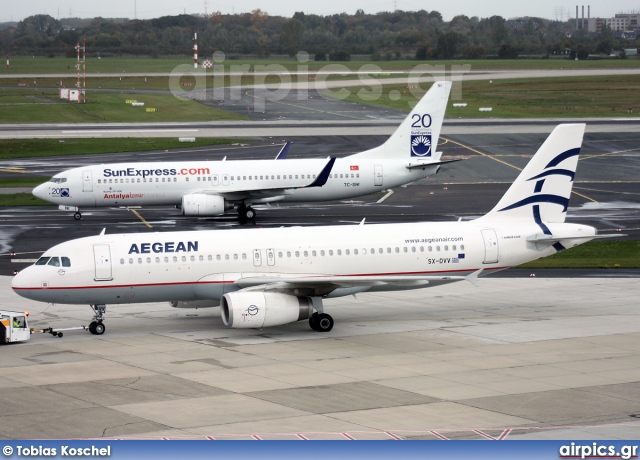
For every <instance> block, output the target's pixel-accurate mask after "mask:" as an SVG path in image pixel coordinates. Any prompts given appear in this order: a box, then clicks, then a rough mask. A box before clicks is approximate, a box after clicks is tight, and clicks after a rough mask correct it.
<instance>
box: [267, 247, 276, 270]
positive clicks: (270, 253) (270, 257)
mask: <svg viewBox="0 0 640 460" xmlns="http://www.w3.org/2000/svg"><path fill="white" fill-rule="evenodd" d="M275 264H276V251H274V250H273V249H267V265H268V266H270V267H273V266H274V265H275Z"/></svg>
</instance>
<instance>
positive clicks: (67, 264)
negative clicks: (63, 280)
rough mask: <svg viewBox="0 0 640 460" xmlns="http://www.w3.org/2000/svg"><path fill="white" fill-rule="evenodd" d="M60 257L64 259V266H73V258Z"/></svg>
mask: <svg viewBox="0 0 640 460" xmlns="http://www.w3.org/2000/svg"><path fill="white" fill-rule="evenodd" d="M60 259H62V266H63V267H71V260H69V258H68V257H60Z"/></svg>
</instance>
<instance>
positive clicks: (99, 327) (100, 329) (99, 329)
mask: <svg viewBox="0 0 640 460" xmlns="http://www.w3.org/2000/svg"><path fill="white" fill-rule="evenodd" d="M105 329H106V328H105V327H104V323H96V325H95V326H94V327H93V330H94V332H93V333H94V334H95V335H102V334H104V331H105Z"/></svg>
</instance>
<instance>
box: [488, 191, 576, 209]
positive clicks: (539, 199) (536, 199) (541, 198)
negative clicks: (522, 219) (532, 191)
mask: <svg viewBox="0 0 640 460" xmlns="http://www.w3.org/2000/svg"><path fill="white" fill-rule="evenodd" d="M533 203H555V204H559V205H561V206H562V207H563V211H564V212H567V207H568V206H569V198H565V197H563V196H560V195H535V196H530V197H528V198H525V199H524V200H520V201H518V202H517V203H513V204H512V205H510V206H507V207H506V208H502V209H500V210H499V211H498V212H501V211H509V210H510V209H516V208H521V207H522V206H526V205H528V204H533Z"/></svg>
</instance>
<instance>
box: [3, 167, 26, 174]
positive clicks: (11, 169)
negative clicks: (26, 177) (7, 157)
mask: <svg viewBox="0 0 640 460" xmlns="http://www.w3.org/2000/svg"><path fill="white" fill-rule="evenodd" d="M0 171H4V172H14V173H21V174H24V173H26V172H27V170H26V169H24V168H17V167H12V166H9V167H7V168H0Z"/></svg>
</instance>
